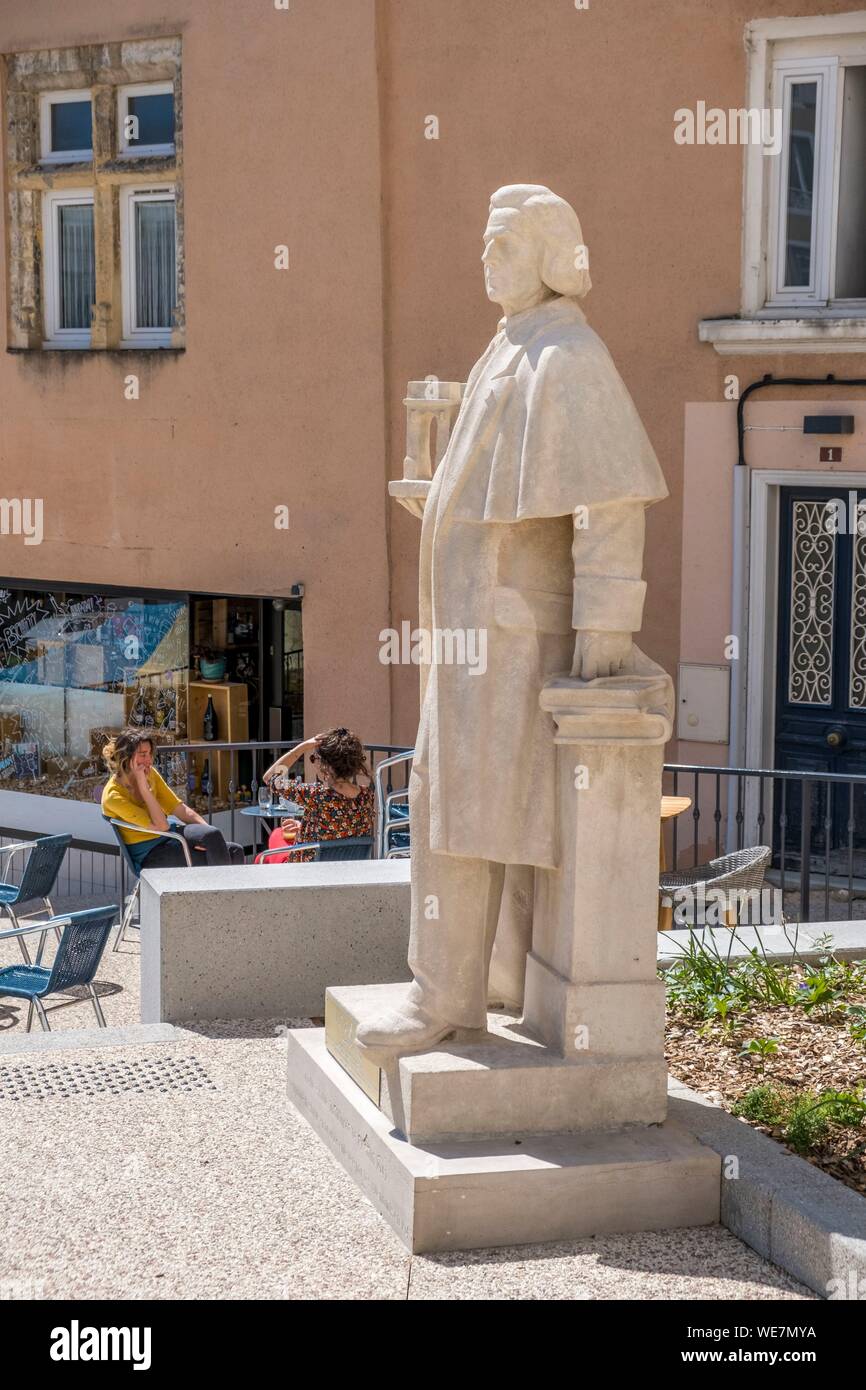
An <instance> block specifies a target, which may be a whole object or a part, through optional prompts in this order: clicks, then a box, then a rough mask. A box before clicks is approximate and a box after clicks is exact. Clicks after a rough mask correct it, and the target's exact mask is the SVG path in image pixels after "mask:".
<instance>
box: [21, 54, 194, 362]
mask: <svg viewBox="0 0 866 1390" xmlns="http://www.w3.org/2000/svg"><path fill="white" fill-rule="evenodd" d="M3 62H4V66H5V83H4V87H5V91H4V104H5V122H4V124H5V130H6V141H5V169H6V180H5V182H6V208H7V245H8V265H7V274H8V288H9V295H8V302H9V312H8V327H7V333H8V337H7V346H8V350H10V351H32V350H40V351H42V350H55V349H58V350H60V351H70V348H69V347H64V346H63V345H62V344H58V343H54V342H47V341H46V336H47V335H46V332H45V301H44V286H43V274H42V268H43V259H44V241H43V229H42V204H43V194H45V193H47V192H62V191H63V190H64V189H69V190H75V191H79V190H81V189H82V188H92V189H93V195H94V236H95V241H96V304H95V307H94V314H93V323H92V330H91V341H90V347H89V348H84V349H79V350H80V351H85V352H93V351H112V350H116V349H119V350H123V351H124V352H129V351H160V352H165V351H166V350H167V349H166V347H165V346H162V347H153V346H151V347H147V346H143V345H142V344H141V343H139V342H134V343H128V344H127V343H125V342H124V338H123V293H122V283H123V280H122V268H121V263H120V256H121V235H120V219H121V215H122V212H121V201H122V200H121V197H120V192H121V189H122V188H124V187H129V186H131V185H135V186H138V187H141V188H147V187H149V186H151V185H154V186H156V185H165V184H172V185H174V187H175V199H176V217H177V307H176V310H175V326H174V328H173V329H172V331H171V337H170V347H169V348H168V350H172V349H173V350H182V349H183V347H184V341H185V293H184V256H183V246H184V225H183V222H184V219H183V119H182V116H183V103H182V92H181V40H180V38H179V37H168V38H153V39H136V40H126V41H123V42H119V43H107V44H92V45H82V46H79V47H75V48H62V49H42V50H39V51H35V52H24V53H14V54H6V55H5V57H4V60H3ZM159 82H171V83H172V85H173V88H174V100H175V153H174V154H173V155H159V156H153V155H135V156H131V155H129V154H122V153H121V141H120V140H119V138H118V135H119V130H118V114H119V100H118V97H119V91H120V88H122V87H129V86H135V85H138V84H142V83H159ZM65 90H68V91H83V90H88V91H89V92H90V93H91V95H92V99H93V116H94V120H93V128H94V151H93V159H92V160H91V159H87V160H82V161H73V162H69V163H59V162H52V163H49V164H44V163H41V162H40V154H41V149H40V139H41V113H40V107H41V97H42V95H43V94H45V93H47V92H52V93H54V92H60V91H65Z"/></svg>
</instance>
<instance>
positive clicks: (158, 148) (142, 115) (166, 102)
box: [117, 82, 175, 158]
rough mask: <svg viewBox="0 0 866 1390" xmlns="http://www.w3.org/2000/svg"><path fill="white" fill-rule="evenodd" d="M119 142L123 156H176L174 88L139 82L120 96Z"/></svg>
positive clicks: (168, 84) (127, 88) (118, 103)
mask: <svg viewBox="0 0 866 1390" xmlns="http://www.w3.org/2000/svg"><path fill="white" fill-rule="evenodd" d="M117 139H118V149H119V152H120V154H121V155H122V156H124V157H126V158H129V157H131V156H135V155H139V156H140V155H160V154H162V155H170V154H174V152H175V148H174V85H173V83H171V82H139V83H137V84H136V85H135V86H132V87H120V88H118V92H117Z"/></svg>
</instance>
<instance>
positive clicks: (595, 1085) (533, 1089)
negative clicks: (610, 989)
mask: <svg viewBox="0 0 866 1390" xmlns="http://www.w3.org/2000/svg"><path fill="white" fill-rule="evenodd" d="M405 989H406V986H405V985H390V984H386V985H347V986H340V987H337V988H332V989H329V990H328V991H327V993H326V995H325V1038H326V1044H327V1048H328V1051H329V1052H330V1053H331V1055H332V1056H333V1057H334V1058H335V1059H336V1061H338V1062H339V1063H340V1065H341V1066H342V1067H343V1068H344V1070H345V1071H347V1072H348V1074H349V1076H351V1077H352V1079H353V1080H354V1081H355V1082H357V1084H358V1085H359V1086H360V1088H361V1090H362V1091H363V1092H364V1094H365V1095H366V1096H368V1097H369V1099H370V1100H372V1101H373V1103H374V1105H376V1106H378V1108H379V1109H380V1110H381V1111H382V1112H383V1114H384V1115H385V1116H386V1118H387V1119H389V1120H391V1121H392V1122H393V1124H394V1125H395V1126H396V1128H397V1129H398V1130H400V1132H401V1133H402V1134H403V1135H405V1137H406V1138H407V1139H408V1140H409V1141H410V1143H412V1144H426V1143H437V1142H440V1141H442V1142H446V1141H449V1140H460V1141H462V1140H467V1139H485V1138H491V1137H493V1136H495V1135H520V1134H532V1135H537V1134H564V1133H585V1132H587V1131H595V1130H600V1129H619V1128H621V1127H622V1126H623V1125H630V1124H631V1125H655V1124H661V1123H662V1121H663V1120H664V1119H665V1116H666V1114H667V1067H666V1065H665V1061H664V1057H663V1056H661V1055H660V1053H659V1055H653V1054H644V1055H641V1054H639V1053H637V1054H634V1055H630V1056H625V1057H623V1056H612V1055H610V1054H608V1053H599V1054H596V1053H593V1052H591V1051H581V1050H579V1049H577V1048H575V1050H574V1052H573V1054H572V1056H570V1057H563V1056H561V1055H560V1054H559V1053H558V1052H555V1051H554V1050H553V1049H552V1048H549V1047H546V1046H545V1045H544V1044H543V1043H541V1042H539V1041H538V1040H537V1039H536V1038H534V1037H532V1036H531V1035H530V1034H529V1033H528V1032H527V1031H526V1029H525V1028H524V1027H523V1025H522V1024H521V1023H520V1021H519V1020H518V1019H516V1018H514V1017H513V1016H509V1015H505V1014H496V1013H490V1014H488V1016H487V1017H488V1027H487V1031H486V1032H485V1031H483V1030H480V1029H479V1030H478V1031H477V1032H471V1033H470V1032H463V1033H458V1034H456V1035H455V1036H454V1037H453V1038H451V1039H449V1038H446V1039H445V1040H444V1041H443V1042H440V1043H437V1044H436V1046H435V1047H434V1048H431V1049H430V1050H429V1051H427V1052H418V1053H409V1054H406V1055H404V1056H402V1057H400V1058H398V1059H397V1060H395V1061H394V1062H393V1063H391V1064H389V1066H388V1067H387V1068H384V1069H381V1070H380V1069H379V1068H378V1067H377V1066H375V1065H374V1064H373V1063H372V1062H371V1061H369V1059H368V1058H367V1057H366V1056H365V1054H364V1053H363V1051H362V1050H360V1049H359V1048H357V1047H356V1046H355V1031H356V1029H357V1027H358V1025H359V1024H360V1023H362V1022H363V1021H364V1020H365V1019H368V1018H370V1017H371V1016H373V1015H375V1014H378V1013H380V1012H381V1011H382V1010H383V1009H387V1008H389V1007H391V1006H393V1004H394V1003H396V1002H397V1001H398V1000H399V999H401V998H402V996H403V994H404V993H405Z"/></svg>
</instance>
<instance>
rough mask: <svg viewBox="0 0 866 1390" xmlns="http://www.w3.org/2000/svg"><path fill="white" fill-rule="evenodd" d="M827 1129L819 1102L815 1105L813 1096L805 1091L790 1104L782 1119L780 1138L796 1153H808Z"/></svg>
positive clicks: (825, 1117) (825, 1119)
mask: <svg viewBox="0 0 866 1390" xmlns="http://www.w3.org/2000/svg"><path fill="white" fill-rule="evenodd" d="M828 1128H829V1125H828V1122H827V1116H826V1115H825V1114H824V1112H823V1110H822V1108H821V1105H820V1102H818V1103H816V1101H815V1097H814V1094H813V1093H811V1092H809V1091H806V1092H805V1093H804V1094H803V1095H801V1096H797V1097H796V1098H795V1099H793V1100H792V1101H791V1102H790V1105H789V1106H788V1109H787V1113H786V1114H785V1115H784V1118H783V1124H782V1138H783V1139H784V1140H785V1141H786V1142H787V1143H788V1144H790V1145H791V1148H792V1149H796V1151H797V1153H799V1154H802V1153H808V1151H809V1149H813V1148H814V1147H815V1145H816V1144H817V1143H818V1142H819V1140H821V1139H823V1138H824V1136H825V1135H826V1133H827V1130H828Z"/></svg>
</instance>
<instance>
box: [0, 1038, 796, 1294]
mask: <svg viewBox="0 0 866 1390" xmlns="http://www.w3.org/2000/svg"><path fill="white" fill-rule="evenodd" d="M280 1026H281V1025H280V1024H279V1022H278V1021H277V1020H274V1021H272V1022H271V1023H270V1024H264V1023H262V1022H259V1023H257V1024H256V1025H255V1026H254V1028H252V1029H250V1030H249V1031H250V1033H251V1034H252V1036H241V1035H240V1034H242V1033H243V1032H244V1030H243V1028H242V1027H240V1026H239V1025H237V1024H231V1025H225V1026H224V1027H223V1028H215V1029H210V1030H209V1031H210V1032H211V1033H213V1034H215V1036H208V1035H206V1034H205V1033H203V1032H202V1031H200V1030H199V1031H196V1032H186V1031H181V1032H179V1033H178V1034H177V1036H176V1038H175V1040H173V1041H172V1040H161V1039H160V1037H159V1036H157V1035H154V1036H153V1037H150V1038H149V1041H148V1042H146V1043H143V1044H131V1043H130V1042H128V1041H127V1043H126V1044H125V1045H123V1044H122V1043H118V1044H117V1045H115V1046H102V1047H99V1048H92V1047H90V1046H87V1045H84V1046H82V1045H81V1044H82V1043H85V1044H86V1043H87V1042H89V1039H87V1038H86V1037H85V1038H82V1037H80V1036H76V1035H74V1034H70V1035H69V1037H68V1039H66V1040H65V1041H66V1042H67V1046H66V1047H62V1048H60V1047H57V1046H51V1047H40V1048H38V1049H37V1050H34V1051H33V1052H31V1053H27V1054H25V1053H22V1052H20V1051H19V1050H17V1049H16V1050H14V1051H12V1052H9V1053H3V1054H0V1203H2V1210H3V1222H2V1228H0V1288H2V1289H3V1291H4V1297H16V1296H19V1297H25V1298H29V1297H34V1296H36V1297H44V1298H141V1299H147V1298H166V1299H207V1298H215V1299H222V1298H244V1299H247V1298H249V1299H266V1298H274V1299H387V1300H405V1299H407V1298H408V1299H485V1300H489V1299H495V1300H498V1299H568V1300H571V1299H582V1300H586V1299H624V1298H625V1299H627V1298H640V1299H658V1300H662V1299H712V1300H716V1299H720V1300H725V1299H767V1300H775V1299H786V1300H787V1299H795V1300H796V1299H810V1298H812V1297H814V1295H812V1294H811V1293H810V1291H809V1290H808V1289H806V1288H804V1287H803V1286H802V1285H798V1284H797V1283H796V1282H795V1281H794V1280H793V1279H791V1278H790V1277H789V1276H788V1275H786V1274H784V1273H783V1272H782V1271H781V1270H779V1269H778V1268H777V1267H775V1266H774V1265H772V1264H770V1263H768V1262H767V1261H766V1260H763V1259H762V1258H760V1257H759V1256H758V1255H756V1254H755V1253H754V1252H753V1251H752V1250H750V1249H749V1248H748V1247H747V1246H746V1245H744V1244H743V1243H742V1242H741V1241H739V1240H738V1239H737V1238H736V1237H734V1236H733V1235H731V1234H730V1232H728V1231H727V1230H725V1229H724V1228H722V1227H720V1226H711V1227H705V1228H699V1229H692V1230H685V1231H676V1232H658V1233H649V1234H641V1235H637V1236H608V1237H605V1238H603V1239H587V1240H580V1241H575V1242H569V1243H567V1244H557V1245H541V1246H522V1247H515V1248H511V1249H508V1248H504V1249H497V1250H483V1251H470V1252H468V1253H467V1252H463V1253H460V1254H455V1255H436V1256H415V1257H411V1258H410V1256H409V1255H408V1254H407V1252H406V1251H405V1249H404V1248H403V1246H402V1245H401V1244H400V1243H399V1241H398V1240H397V1238H396V1236H394V1235H393V1234H392V1232H391V1230H390V1228H389V1227H388V1226H387V1225H386V1223H385V1222H384V1221H383V1220H382V1219H381V1218H380V1217H379V1216H378V1214H377V1213H376V1212H375V1211H374V1209H373V1207H372V1206H371V1205H370V1204H369V1202H367V1201H366V1199H365V1198H363V1197H362V1196H361V1194H360V1193H359V1191H358V1189H357V1188H356V1187H355V1185H354V1183H353V1182H352V1181H351V1180H350V1179H349V1178H348V1176H347V1175H346V1174H345V1173H344V1172H343V1170H342V1169H341V1168H340V1167H339V1165H338V1164H337V1163H336V1161H335V1160H334V1159H333V1158H332V1157H331V1154H330V1153H329V1152H328V1150H327V1149H326V1148H325V1147H324V1146H323V1145H322V1144H321V1143H320V1142H319V1140H318V1139H317V1138H316V1136H315V1134H314V1133H313V1131H312V1130H311V1129H310V1128H309V1127H308V1125H307V1124H306V1123H305V1121H304V1120H303V1119H302V1118H301V1117H300V1115H299V1114H298V1113H297V1112H296V1111H295V1110H294V1109H293V1107H292V1106H291V1105H290V1104H289V1102H288V1100H287V1099H286V1097H285V1068H286V1043H285V1041H284V1039H283V1038H282V1037H281V1036H280V1035H279V1034H276V1033H275V1032H274V1029H276V1028H278V1027H280ZM115 1036H120V1035H115ZM134 1036H135V1035H134V1034H127V1035H126V1037H127V1038H130V1037H134ZM148 1036H149V1035H148ZM16 1096H17V1098H15V1097H16ZM40 1096H42V1097H44V1098H40ZM16 1290H19V1292H18V1293H17V1294H16Z"/></svg>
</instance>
